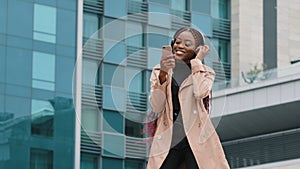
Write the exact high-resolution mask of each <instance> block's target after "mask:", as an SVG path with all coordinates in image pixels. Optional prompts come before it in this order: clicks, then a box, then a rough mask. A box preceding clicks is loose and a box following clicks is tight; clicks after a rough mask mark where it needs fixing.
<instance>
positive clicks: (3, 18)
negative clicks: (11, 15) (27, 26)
mask: <svg viewBox="0 0 300 169" xmlns="http://www.w3.org/2000/svg"><path fill="white" fill-rule="evenodd" d="M0 23H1V24H0V33H6V26H7V0H6V1H1V5H0Z"/></svg>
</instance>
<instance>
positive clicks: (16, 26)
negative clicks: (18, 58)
mask: <svg viewBox="0 0 300 169" xmlns="http://www.w3.org/2000/svg"><path fill="white" fill-rule="evenodd" d="M6 2H7V5H5V4H6ZM0 4H1V7H2V6H3V7H4V8H7V15H4V16H7V22H6V23H7V24H6V23H5V22H1V25H3V26H7V28H6V31H7V33H8V34H9V35H15V36H21V37H26V38H30V39H31V38H32V30H33V11H34V10H33V5H32V1H31V2H28V1H19V0H1V2H0ZM4 11H5V10H4Z"/></svg>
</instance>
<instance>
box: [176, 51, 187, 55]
mask: <svg viewBox="0 0 300 169" xmlns="http://www.w3.org/2000/svg"><path fill="white" fill-rule="evenodd" d="M175 53H176V54H177V55H183V54H185V52H184V51H181V50H176V52H175Z"/></svg>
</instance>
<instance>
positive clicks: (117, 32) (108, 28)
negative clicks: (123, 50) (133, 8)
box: [103, 17, 126, 42]
mask: <svg viewBox="0 0 300 169" xmlns="http://www.w3.org/2000/svg"><path fill="white" fill-rule="evenodd" d="M104 24H105V25H103V36H104V39H109V40H115V41H118V42H119V41H124V39H125V30H126V29H125V22H124V21H122V20H119V19H112V18H108V17H105V18H104Z"/></svg>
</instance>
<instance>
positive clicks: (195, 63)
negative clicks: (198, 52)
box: [191, 58, 216, 100]
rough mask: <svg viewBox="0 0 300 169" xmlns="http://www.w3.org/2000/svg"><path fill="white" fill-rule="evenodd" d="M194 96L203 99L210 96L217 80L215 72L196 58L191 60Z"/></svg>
mask: <svg viewBox="0 0 300 169" xmlns="http://www.w3.org/2000/svg"><path fill="white" fill-rule="evenodd" d="M191 66H192V74H193V75H192V78H193V86H194V96H195V97H196V99H199V100H200V99H203V98H205V97H207V96H208V95H209V94H210V91H211V90H212V85H213V82H214V79H215V75H216V74H215V72H214V71H213V70H212V69H211V68H209V67H208V66H205V65H203V64H202V62H201V61H200V60H199V59H197V58H195V59H192V60H191Z"/></svg>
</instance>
